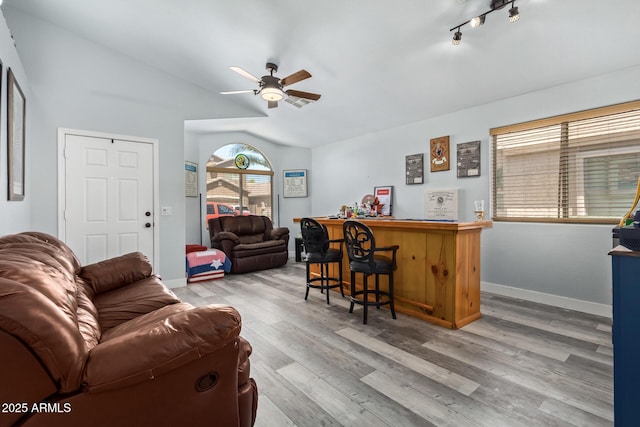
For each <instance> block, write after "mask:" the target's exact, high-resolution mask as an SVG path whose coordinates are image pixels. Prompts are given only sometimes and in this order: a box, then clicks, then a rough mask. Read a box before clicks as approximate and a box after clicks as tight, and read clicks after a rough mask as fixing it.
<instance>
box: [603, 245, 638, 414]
mask: <svg viewBox="0 0 640 427" xmlns="http://www.w3.org/2000/svg"><path fill="white" fill-rule="evenodd" d="M609 254H610V255H611V260H612V261H611V262H612V268H613V271H612V272H613V329H612V333H613V411H614V423H615V425H616V426H618V427H624V426H637V425H638V402H640V252H634V251H631V250H629V249H627V248H625V247H623V246H618V247H616V248H615V249H613V250H612V251H611V252H609Z"/></svg>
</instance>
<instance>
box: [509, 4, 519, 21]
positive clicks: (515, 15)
mask: <svg viewBox="0 0 640 427" xmlns="http://www.w3.org/2000/svg"><path fill="white" fill-rule="evenodd" d="M518 19H520V12H519V11H518V7H517V6H514V5H513V3H511V9H509V22H517V21H518Z"/></svg>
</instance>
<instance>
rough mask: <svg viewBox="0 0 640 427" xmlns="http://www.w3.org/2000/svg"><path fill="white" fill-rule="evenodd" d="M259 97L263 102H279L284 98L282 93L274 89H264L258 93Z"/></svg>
mask: <svg viewBox="0 0 640 427" xmlns="http://www.w3.org/2000/svg"><path fill="white" fill-rule="evenodd" d="M260 96H262V99H264V100H265V101H276V102H277V101H280V100H282V98H284V94H283V93H282V91H281V90H280V89H278V88H275V87H265V88H263V89H262V90H261V91H260Z"/></svg>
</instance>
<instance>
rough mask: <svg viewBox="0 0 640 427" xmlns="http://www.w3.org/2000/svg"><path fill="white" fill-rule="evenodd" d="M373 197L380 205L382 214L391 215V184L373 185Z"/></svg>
mask: <svg viewBox="0 0 640 427" xmlns="http://www.w3.org/2000/svg"><path fill="white" fill-rule="evenodd" d="M373 197H377V198H378V202H380V204H381V205H382V215H383V216H390V215H392V212H393V210H392V208H393V186H390V185H389V186H385V187H374V188H373Z"/></svg>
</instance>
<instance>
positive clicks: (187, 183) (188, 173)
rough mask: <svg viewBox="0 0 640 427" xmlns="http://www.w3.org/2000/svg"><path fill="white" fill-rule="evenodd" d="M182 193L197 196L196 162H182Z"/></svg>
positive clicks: (187, 195)
mask: <svg viewBox="0 0 640 427" xmlns="http://www.w3.org/2000/svg"><path fill="white" fill-rule="evenodd" d="M184 195H185V196H186V197H198V164H197V163H193V162H187V161H185V162H184Z"/></svg>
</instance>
